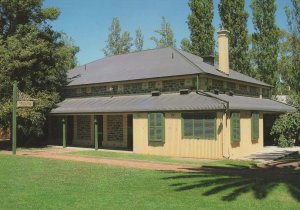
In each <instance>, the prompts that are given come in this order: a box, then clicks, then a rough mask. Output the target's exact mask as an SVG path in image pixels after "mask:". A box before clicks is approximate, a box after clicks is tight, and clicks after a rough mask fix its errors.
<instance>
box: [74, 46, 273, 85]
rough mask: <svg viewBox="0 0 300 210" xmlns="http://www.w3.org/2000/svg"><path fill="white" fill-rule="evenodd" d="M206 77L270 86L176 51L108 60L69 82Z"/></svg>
mask: <svg viewBox="0 0 300 210" xmlns="http://www.w3.org/2000/svg"><path fill="white" fill-rule="evenodd" d="M203 73H206V74H211V75H214V76H219V77H223V78H228V79H234V80H240V81H244V82H248V83H253V84H258V85H264V86H270V85H268V84H266V83H264V82H261V81H258V80H256V79H253V78H251V77H248V76H246V75H243V74H241V73H238V72H236V71H233V70H230V73H229V75H226V74H224V73H222V72H220V71H218V70H217V68H216V67H215V66H212V65H209V64H207V63H205V62H203V59H202V58H201V57H198V56H195V55H193V54H190V53H187V52H185V51H182V50H178V49H175V48H173V47H167V48H161V49H153V50H145V51H141V52H134V53H128V54H123V55H115V56H108V57H105V58H103V59H99V60H96V61H94V62H91V63H89V64H86V65H83V66H78V67H76V68H74V69H72V70H70V71H69V72H68V78H70V79H71V82H70V84H69V86H73V85H86V84H97V83H106V82H117V81H129V80H138V79H150V78H159V77H170V76H182V75H192V74H203Z"/></svg>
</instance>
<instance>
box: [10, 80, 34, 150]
mask: <svg viewBox="0 0 300 210" xmlns="http://www.w3.org/2000/svg"><path fill="white" fill-rule="evenodd" d="M34 100H35V99H33V98H31V97H30V96H28V95H26V94H24V93H22V92H21V91H19V90H18V87H17V83H16V82H14V84H13V104H12V153H13V154H14V155H15V154H16V150H17V108H18V107H27V108H30V107H33V101H34Z"/></svg>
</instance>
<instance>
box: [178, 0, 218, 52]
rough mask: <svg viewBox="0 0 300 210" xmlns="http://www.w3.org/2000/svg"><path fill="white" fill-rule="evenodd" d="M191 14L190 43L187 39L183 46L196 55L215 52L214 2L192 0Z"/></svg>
mask: <svg viewBox="0 0 300 210" xmlns="http://www.w3.org/2000/svg"><path fill="white" fill-rule="evenodd" d="M188 4H189V7H190V9H191V14H190V15H189V16H188V21H187V23H188V26H189V30H190V40H191V43H190V45H189V44H188V42H187V41H186V40H183V41H182V46H183V47H184V48H186V49H189V51H190V52H191V53H193V54H195V55H198V56H204V55H212V54H214V45H215V41H214V31H215V29H214V26H213V25H212V20H213V17H214V4H213V1H212V0H190V1H189V3H188Z"/></svg>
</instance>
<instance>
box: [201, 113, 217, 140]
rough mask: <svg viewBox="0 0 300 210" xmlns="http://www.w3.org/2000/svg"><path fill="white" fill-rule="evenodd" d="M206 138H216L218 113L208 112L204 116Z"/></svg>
mask: <svg viewBox="0 0 300 210" xmlns="http://www.w3.org/2000/svg"><path fill="white" fill-rule="evenodd" d="M204 123H205V125H204V127H205V129H204V131H205V133H204V139H216V114H215V113H211V114H206V115H205V116H204Z"/></svg>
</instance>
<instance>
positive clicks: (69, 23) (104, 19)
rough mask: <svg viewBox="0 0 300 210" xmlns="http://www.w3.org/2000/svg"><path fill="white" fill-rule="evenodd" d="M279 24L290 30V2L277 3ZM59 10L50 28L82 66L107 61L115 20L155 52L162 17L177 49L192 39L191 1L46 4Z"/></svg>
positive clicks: (53, 0)
mask: <svg viewBox="0 0 300 210" xmlns="http://www.w3.org/2000/svg"><path fill="white" fill-rule="evenodd" d="M218 3H219V0H214V20H213V25H214V26H215V29H216V30H215V37H216V31H217V30H218V29H219V26H220V18H219V14H218V8H217V5H218ZM276 3H277V13H276V23H277V25H278V26H279V28H282V29H286V30H287V27H288V26H287V19H286V15H285V12H284V7H285V5H290V4H291V3H290V0H276ZM249 4H250V0H246V3H245V9H246V11H247V12H248V14H249V18H248V30H249V32H250V33H251V32H253V30H254V29H253V24H252V17H251V9H250V6H249ZM47 7H57V8H59V9H60V11H61V15H60V16H59V18H58V19H57V20H55V21H53V22H51V23H50V24H51V25H52V26H53V28H54V29H55V30H56V31H60V32H64V33H66V34H67V35H68V36H69V37H71V38H72V39H73V41H74V44H75V45H76V46H78V47H79V48H80V51H79V53H77V55H76V56H77V59H78V63H79V65H84V64H86V63H89V62H92V61H94V60H97V59H99V58H103V57H104V53H103V48H105V46H106V40H107V37H108V33H109V31H108V28H109V27H110V25H111V21H112V18H113V17H117V18H119V20H120V24H121V28H122V31H129V32H130V34H131V36H132V37H133V38H134V36H135V31H136V29H137V28H138V27H140V28H141V30H142V33H143V36H144V49H152V48H155V43H154V42H153V41H152V40H150V37H151V36H156V34H155V33H154V30H156V29H159V28H160V25H161V22H162V16H165V17H166V19H167V21H168V22H169V23H170V24H171V26H172V29H173V32H174V35H175V39H176V45H177V47H180V42H181V40H182V39H183V38H186V37H187V38H188V37H189V33H190V32H189V30H188V26H187V23H186V21H187V17H188V15H189V13H190V9H189V7H188V0H44V8H47Z"/></svg>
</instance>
